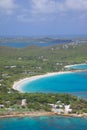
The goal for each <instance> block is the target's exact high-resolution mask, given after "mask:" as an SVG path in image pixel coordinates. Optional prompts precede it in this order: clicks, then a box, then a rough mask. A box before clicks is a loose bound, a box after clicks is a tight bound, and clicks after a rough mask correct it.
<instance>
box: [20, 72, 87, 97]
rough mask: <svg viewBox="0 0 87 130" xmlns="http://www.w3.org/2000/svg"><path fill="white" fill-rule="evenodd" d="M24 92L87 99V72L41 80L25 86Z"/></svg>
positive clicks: (23, 86) (23, 87)
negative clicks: (66, 94) (76, 96)
mask: <svg viewBox="0 0 87 130" xmlns="http://www.w3.org/2000/svg"><path fill="white" fill-rule="evenodd" d="M22 91H23V92H45V93H72V94H74V95H78V96H80V97H83V98H86V99H87V72H75V73H74V72H73V73H66V74H59V75H55V76H49V77H44V78H40V79H37V80H35V81H32V82H30V83H29V82H27V83H25V84H23V85H22Z"/></svg>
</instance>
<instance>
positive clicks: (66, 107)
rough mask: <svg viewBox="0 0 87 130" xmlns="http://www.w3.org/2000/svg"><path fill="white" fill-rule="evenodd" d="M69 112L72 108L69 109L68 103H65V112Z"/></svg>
mask: <svg viewBox="0 0 87 130" xmlns="http://www.w3.org/2000/svg"><path fill="white" fill-rule="evenodd" d="M69 112H72V109H70V105H65V113H66V114H68V113H69Z"/></svg>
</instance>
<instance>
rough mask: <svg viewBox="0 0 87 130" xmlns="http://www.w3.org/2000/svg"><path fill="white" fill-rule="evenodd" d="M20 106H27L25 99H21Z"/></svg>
mask: <svg viewBox="0 0 87 130" xmlns="http://www.w3.org/2000/svg"><path fill="white" fill-rule="evenodd" d="M21 106H22V107H26V106H27V100H26V99H22V102H21Z"/></svg>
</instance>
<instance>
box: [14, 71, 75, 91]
mask: <svg viewBox="0 0 87 130" xmlns="http://www.w3.org/2000/svg"><path fill="white" fill-rule="evenodd" d="M67 73H73V72H71V71H65V72H54V73H47V74H44V75H37V76H32V77H29V78H24V79H20V80H19V81H16V82H14V84H13V89H15V90H18V91H20V92H23V91H22V86H23V84H25V83H29V82H32V81H34V80H37V79H40V78H44V77H49V76H54V75H60V74H67Z"/></svg>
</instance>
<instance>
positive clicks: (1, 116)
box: [0, 111, 87, 119]
mask: <svg viewBox="0 0 87 130" xmlns="http://www.w3.org/2000/svg"><path fill="white" fill-rule="evenodd" d="M40 116H65V117H77V118H80V117H87V113H83V114H74V113H72V114H58V113H54V112H45V111H44V112H37V111H36V112H31V113H28V112H26V113H16V112H15V113H11V114H7V115H0V119H3V118H16V117H21V118H22V117H40Z"/></svg>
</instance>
